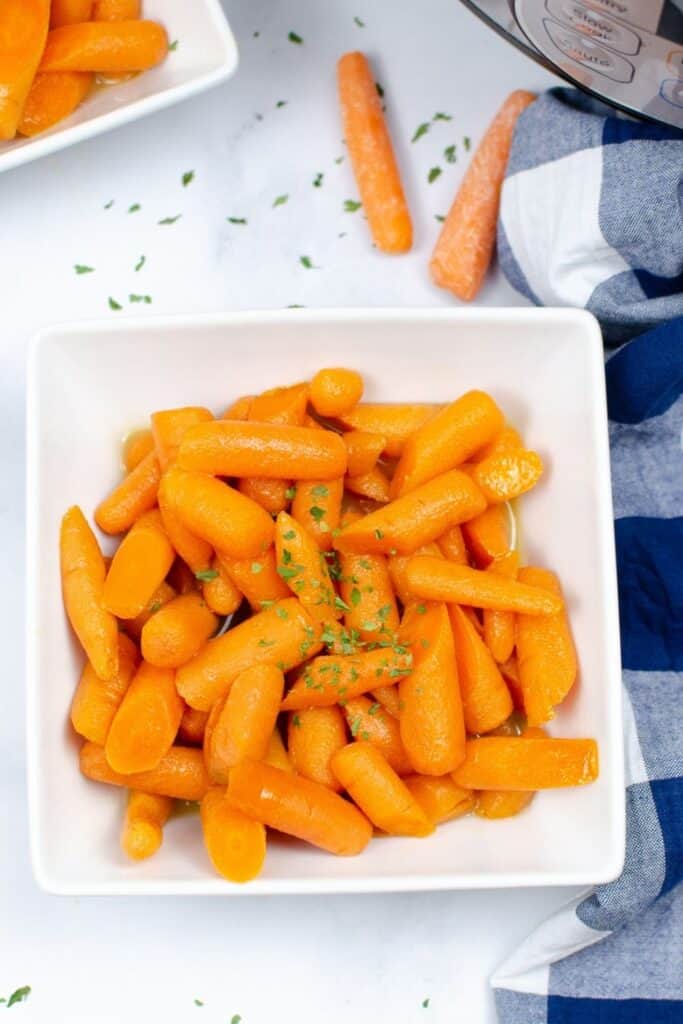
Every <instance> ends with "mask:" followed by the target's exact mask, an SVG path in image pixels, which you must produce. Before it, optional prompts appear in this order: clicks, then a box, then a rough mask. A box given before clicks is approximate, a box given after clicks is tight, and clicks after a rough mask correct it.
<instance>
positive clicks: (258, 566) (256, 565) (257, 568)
mask: <svg viewBox="0 0 683 1024" xmlns="http://www.w3.org/2000/svg"><path fill="white" fill-rule="evenodd" d="M251 571H252V572H253V573H254V575H255V576H257V575H258V574H259V573H260V572H263V562H252V563H251Z"/></svg>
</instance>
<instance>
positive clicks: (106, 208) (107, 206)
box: [104, 199, 114, 210]
mask: <svg viewBox="0 0 683 1024" xmlns="http://www.w3.org/2000/svg"><path fill="white" fill-rule="evenodd" d="M113 205H114V200H113V199H110V200H109V202H108V203H105V204H104V209H105V210H111V208H112V206H113Z"/></svg>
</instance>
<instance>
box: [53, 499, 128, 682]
mask: <svg viewBox="0 0 683 1024" xmlns="http://www.w3.org/2000/svg"><path fill="white" fill-rule="evenodd" d="M59 556H60V571H61V578H62V593H63V595H64V607H65V609H66V614H67V616H68V619H69V622H70V623H71V626H72V628H73V630H74V632H75V634H76V636H77V637H78V639H79V641H80V643H81V646H82V647H83V649H84V651H85V653H86V655H87V656H88V659H89V661H90V663H91V665H92V667H93V669H94V671H95V673H96V675H97V676H99V678H100V679H111V678H113V676H115V675H116V671H117V669H118V628H117V625H116V619H115V618H114V616H113V615H112V614H111V613H110V612H108V611H105V609H104V608H103V607H102V605H101V600H102V593H103V590H104V581H105V566H104V559H103V557H102V552H101V551H100V547H99V544H98V543H97V540H96V538H95V534H94V533H93V532H92V530H91V529H90V527H89V526H88V523H87V522H86V519H85V516H84V515H83V513H82V512H81V510H80V508H78V506H77V505H74V506H73V508H70V509H69V511H68V512H67V513H66V514H65V515H64V518H63V519H62V525H61V530H60V535H59Z"/></svg>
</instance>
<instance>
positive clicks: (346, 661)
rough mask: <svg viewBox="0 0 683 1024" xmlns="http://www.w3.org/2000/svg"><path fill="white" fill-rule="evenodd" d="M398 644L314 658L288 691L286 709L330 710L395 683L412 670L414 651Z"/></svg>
mask: <svg viewBox="0 0 683 1024" xmlns="http://www.w3.org/2000/svg"><path fill="white" fill-rule="evenodd" d="M394 645H395V646H394V647H392V646H391V645H389V646H387V647H379V648H377V649H376V650H373V651H361V652H360V653H359V654H350V655H347V656H341V657H338V656H337V655H333V654H328V655H321V656H320V657H318V658H314V659H313V660H312V661H311V662H310V663H309V664H308V665H306V667H305V669H304V671H303V672H302V673H301V675H300V676H299V677H298V679H296V680H295V682H294V683H293V684H292V686H291V687H290V688H289V690H288V691H287V693H286V695H285V699H284V700H283V702H282V710H283V711H299V710H300V709H301V708H321V707H326V706H329V705H331V704H337V703H339V702H342V701H345V700H350V699H351V698H352V697H359V696H360V695H361V694H362V693H367V692H368V690H372V689H374V688H375V687H376V686H382V685H383V684H385V683H389V684H391V683H394V682H395V681H396V680H397V679H400V678H401V677H402V676H404V675H405V674H406V673H407V672H409V671H410V667H411V663H412V659H411V655H410V652H409V651H408V650H407V649H406V648H405V647H403V646H401V645H399V644H396V643H395V641H394ZM311 653H312V652H311Z"/></svg>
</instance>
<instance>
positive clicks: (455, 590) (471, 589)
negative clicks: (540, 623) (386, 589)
mask: <svg viewBox="0 0 683 1024" xmlns="http://www.w3.org/2000/svg"><path fill="white" fill-rule="evenodd" d="M406 579H407V582H408V586H409V587H410V588H411V590H412V591H413V593H414V594H416V595H417V596H418V597H422V598H424V599H426V600H428V601H449V602H452V603H453V604H468V605H471V606H472V607H473V608H496V609H498V610H500V611H504V612H505V611H507V612H519V613H520V614H523V615H554V614H555V613H556V612H559V611H560V610H561V608H562V607H563V602H562V598H561V597H559V596H557V595H555V594H551V593H549V592H548V591H547V590H543V589H541V588H540V587H532V586H528V585H527V584H525V583H517V582H516V581H515V580H509V579H506V578H505V577H504V576H498V575H494V574H493V573H490V572H482V571H481V570H480V569H470V568H469V566H466V565H455V564H454V563H453V562H448V561H446V559H445V558H443V559H438V558H429V557H428V556H426V555H415V556H413V558H411V559H410V561H409V562H408V565H407V566H406Z"/></svg>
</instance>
